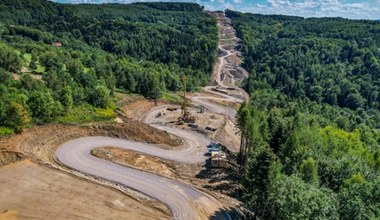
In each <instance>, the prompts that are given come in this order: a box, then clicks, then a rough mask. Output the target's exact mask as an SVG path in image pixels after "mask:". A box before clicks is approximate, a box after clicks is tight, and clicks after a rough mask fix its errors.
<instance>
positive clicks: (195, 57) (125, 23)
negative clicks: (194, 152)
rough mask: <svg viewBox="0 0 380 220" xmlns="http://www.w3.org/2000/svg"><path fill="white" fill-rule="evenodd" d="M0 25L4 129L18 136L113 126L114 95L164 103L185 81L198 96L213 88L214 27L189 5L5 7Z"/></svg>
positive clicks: (0, 8)
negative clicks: (41, 127)
mask: <svg viewBox="0 0 380 220" xmlns="http://www.w3.org/2000/svg"><path fill="white" fill-rule="evenodd" d="M0 20H1V27H0V29H1V30H0V126H1V127H7V128H8V127H9V128H11V129H14V131H16V132H19V131H21V129H22V128H23V127H26V126H28V125H29V124H33V123H49V122H55V121H58V122H63V123H75V122H76V121H75V120H77V122H90V121H91V120H95V121H98V120H105V121H108V120H111V119H112V118H114V114H113V113H112V110H110V108H109V106H112V100H113V96H114V94H115V90H116V88H118V89H120V90H123V91H126V92H128V93H140V94H143V95H144V96H145V97H146V98H149V99H158V98H160V97H162V95H163V94H165V93H166V92H169V91H172V92H176V91H179V90H181V88H182V82H181V80H180V78H181V76H182V75H184V74H185V75H186V76H187V77H188V87H187V88H188V90H195V89H197V88H198V87H199V86H202V85H205V84H206V83H208V78H209V77H208V76H209V73H210V72H211V70H212V67H213V64H214V61H215V55H216V50H217V40H218V37H217V27H216V20H215V19H214V18H213V17H212V16H210V15H208V14H207V13H204V12H203V11H202V8H201V7H200V6H199V5H197V4H191V3H143V4H140V3H138V4H128V5H121V4H104V5H67V4H57V3H54V2H51V1H45V0H15V1H12V2H10V1H5V0H0ZM22 67H26V68H28V69H29V70H30V71H31V72H32V73H33V74H29V73H27V74H20V70H21V68H22ZM10 73H17V74H18V75H21V77H20V79H19V80H14V79H12V75H11V74H10ZM36 73H40V74H41V75H42V80H37V79H36V78H37V77H38V76H36V75H34V74H36ZM11 104H12V105H11ZM10 107H12V108H13V109H10ZM84 108H89V109H88V111H86V110H85V109H84ZM101 109H104V110H101ZM81 113H83V114H84V115H83V116H81V115H80V114H81ZM8 114H9V115H10V116H12V119H14V120H10V119H11V118H8ZM27 116H29V117H30V118H29V117H27ZM29 119H30V122H29ZM6 131H7V130H5V131H4V133H9V132H6Z"/></svg>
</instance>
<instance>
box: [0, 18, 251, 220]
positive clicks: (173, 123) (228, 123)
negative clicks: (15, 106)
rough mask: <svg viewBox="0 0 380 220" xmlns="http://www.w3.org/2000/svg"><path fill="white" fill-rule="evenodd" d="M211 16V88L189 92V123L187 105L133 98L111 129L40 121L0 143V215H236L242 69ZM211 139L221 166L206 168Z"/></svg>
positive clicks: (232, 38)
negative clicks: (220, 153) (214, 53)
mask: <svg viewBox="0 0 380 220" xmlns="http://www.w3.org/2000/svg"><path fill="white" fill-rule="evenodd" d="M213 15H214V16H215V17H216V18H217V20H218V27H219V30H220V33H219V37H220V45H219V57H218V62H217V64H216V66H215V68H214V69H215V71H214V73H213V74H212V85H211V86H208V87H205V88H204V89H203V90H202V91H201V92H198V93H193V94H187V95H186V94H185V99H186V102H188V107H187V106H186V105H185V107H186V108H187V109H186V111H187V112H186V114H189V117H190V116H191V117H192V122H187V121H186V120H185V121H179V120H178V118H181V117H183V114H184V106H178V105H171V104H168V103H161V102H159V103H157V105H156V104H152V103H151V102H149V101H147V100H144V99H142V98H137V99H134V100H130V101H129V102H128V104H127V105H126V106H125V107H124V108H123V109H124V111H123V112H119V117H118V120H117V123H115V124H87V125H82V126H75V125H72V126H68V125H45V126H40V127H36V128H31V129H29V130H26V131H25V132H24V133H23V134H20V135H15V136H12V137H10V138H7V139H2V140H1V141H0V148H1V151H0V152H1V153H2V154H3V155H5V156H4V158H6V159H4V160H2V161H1V164H2V165H4V166H2V167H0V173H1V174H2V175H0V184H1V188H2V189H3V190H5V189H7V192H2V195H6V196H2V197H1V198H0V208H1V210H0V213H1V212H2V214H0V219H1V218H3V216H4V218H5V217H7V218H11V217H12V218H16V219H17V218H22V219H25V218H39V219H68V218H69V219H72V218H75V219H136V218H142V219H152V218H154V219H170V218H174V219H234V218H237V217H238V216H239V205H240V203H239V201H238V198H237V196H238V193H237V192H238V191H239V190H240V188H239V187H240V186H239V184H238V181H237V180H238V175H237V173H236V164H234V162H233V161H234V157H235V156H236V152H238V150H239V145H240V142H239V141H240V137H239V134H238V130H237V129H236V126H235V116H236V111H237V109H236V108H237V107H238V105H239V103H241V102H243V101H245V100H246V99H247V98H248V95H247V94H246V93H245V92H244V91H243V90H242V89H240V88H238V87H236V86H235V84H236V83H238V82H241V81H242V80H243V79H244V78H245V77H246V76H247V72H246V71H245V70H243V69H242V68H240V67H239V65H240V58H239V56H240V54H239V52H238V51H237V50H236V48H237V45H238V43H239V39H238V38H237V37H236V35H235V32H234V30H233V28H232V26H231V25H230V21H229V20H228V19H227V18H225V17H224V15H223V14H222V13H213ZM213 142H218V143H220V144H221V145H222V146H225V147H226V148H223V150H224V154H226V160H228V161H229V162H228V165H227V166H226V167H224V168H222V169H215V170H211V169H210V168H209V167H208V166H207V164H206V161H208V158H209V156H208V155H207V154H206V153H207V151H208V147H207V146H208V145H210V144H211V143H213ZM6 164H8V165H6ZM35 204H41V205H35ZM109 213H112V214H109Z"/></svg>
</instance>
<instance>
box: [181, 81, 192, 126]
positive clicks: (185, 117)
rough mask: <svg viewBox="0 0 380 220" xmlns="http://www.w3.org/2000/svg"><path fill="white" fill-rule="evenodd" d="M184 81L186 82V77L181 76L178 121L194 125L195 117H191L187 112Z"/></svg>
mask: <svg viewBox="0 0 380 220" xmlns="http://www.w3.org/2000/svg"><path fill="white" fill-rule="evenodd" d="M186 81H187V77H186V75H183V76H182V84H183V100H182V104H181V109H182V112H181V117H180V118H179V119H180V120H181V121H183V122H187V123H194V122H195V117H194V116H191V114H190V112H189V111H188V110H187V98H186Z"/></svg>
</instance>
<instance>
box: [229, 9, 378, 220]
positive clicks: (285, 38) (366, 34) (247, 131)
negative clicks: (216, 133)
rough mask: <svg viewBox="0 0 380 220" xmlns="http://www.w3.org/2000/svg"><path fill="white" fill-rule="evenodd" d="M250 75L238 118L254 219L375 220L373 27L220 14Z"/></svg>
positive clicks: (327, 20)
mask: <svg viewBox="0 0 380 220" xmlns="http://www.w3.org/2000/svg"><path fill="white" fill-rule="evenodd" d="M226 14H227V16H229V17H230V18H231V19H232V22H233V25H234V27H235V28H236V29H237V33H238V35H239V37H240V38H241V39H242V45H241V49H242V52H243V56H244V64H243V65H244V67H245V68H246V69H247V70H249V72H250V73H251V75H250V77H249V78H248V79H247V80H246V81H245V82H244V84H243V87H244V89H245V90H246V91H247V92H249V93H250V94H251V99H250V101H249V102H247V103H244V104H243V105H242V106H241V108H240V109H239V113H238V116H237V120H238V125H239V128H240V130H241V134H242V145H241V151H240V153H239V162H240V164H241V171H242V173H243V176H244V178H243V185H244V192H243V200H244V203H245V206H246V207H247V208H248V209H249V210H250V211H251V212H252V215H253V213H254V215H256V216H257V217H259V218H260V219H378V218H379V217H380V175H379V172H380V131H379V128H380V114H379V109H380V95H379V93H380V50H379V48H380V24H379V23H378V22H376V21H366V20H363V21H354V20H347V19H341V18H310V19H304V18H301V17H291V16H279V15H273V16H265V15H256V14H249V13H247V14H243V13H239V12H234V11H226Z"/></svg>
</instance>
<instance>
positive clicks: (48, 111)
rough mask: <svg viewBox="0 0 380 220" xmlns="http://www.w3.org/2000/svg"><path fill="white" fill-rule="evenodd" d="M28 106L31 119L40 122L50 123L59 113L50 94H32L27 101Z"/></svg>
mask: <svg viewBox="0 0 380 220" xmlns="http://www.w3.org/2000/svg"><path fill="white" fill-rule="evenodd" d="M28 106H29V108H30V111H31V113H32V115H33V117H35V118H38V119H39V120H41V121H42V122H51V121H52V120H53V119H54V117H55V116H57V115H58V111H59V109H57V103H56V102H54V100H53V97H52V96H51V94H50V92H35V93H33V94H32V95H31V96H30V98H29V100H28Z"/></svg>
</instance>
